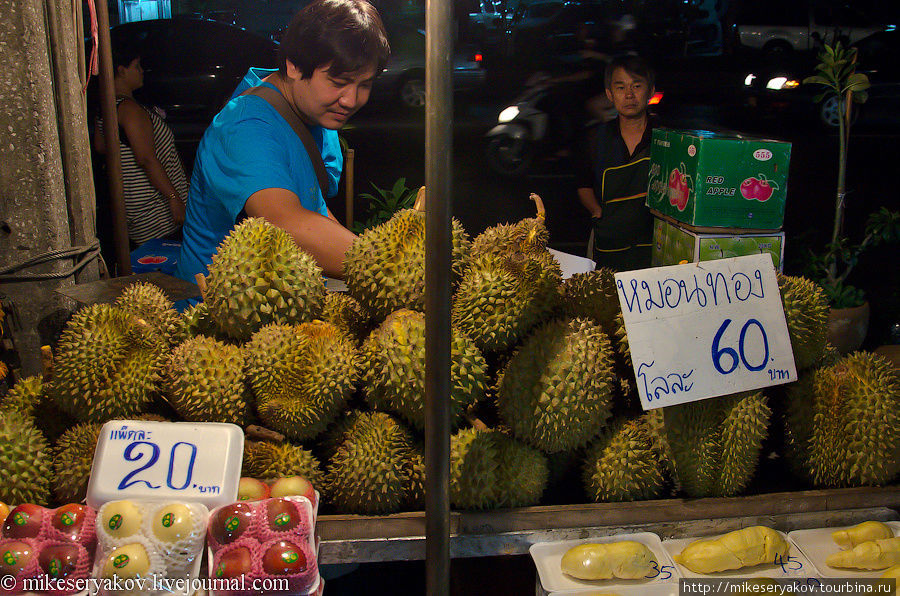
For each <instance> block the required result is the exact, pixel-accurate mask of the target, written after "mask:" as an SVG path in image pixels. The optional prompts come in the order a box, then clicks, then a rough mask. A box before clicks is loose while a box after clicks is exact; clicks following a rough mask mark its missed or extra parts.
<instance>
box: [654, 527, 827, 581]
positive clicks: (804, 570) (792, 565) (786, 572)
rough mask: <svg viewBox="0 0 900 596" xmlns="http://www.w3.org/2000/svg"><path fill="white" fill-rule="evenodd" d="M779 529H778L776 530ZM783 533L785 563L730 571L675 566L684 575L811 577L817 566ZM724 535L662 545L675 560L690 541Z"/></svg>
mask: <svg viewBox="0 0 900 596" xmlns="http://www.w3.org/2000/svg"><path fill="white" fill-rule="evenodd" d="M776 531H777V530H776ZM778 533H779V534H781V537H782V538H784V539H785V540H786V541H787V543H788V546H790V550H789V551H788V556H787V557H785V559H784V564H783V565H776V564H775V563H774V561H773V562H772V563H771V564H766V565H757V566H755V567H743V568H741V569H732V570H730V571H719V572H717V573H696V572H694V571H691V570H690V569H688V568H687V567H685V566H684V565H679V564H678V563H677V562H676V563H675V567H677V568H678V572H679V573H680V574H681V576H682V577H717V578H723V579H727V578H746V577H768V578H772V579H785V578H789V577H809V576H811V575H814V574H815V567H813V565H812V563H810V562H809V559H807V558H806V555H804V554H803V553H802V552H801V551H800V549H799V548H798V547H797V546H796V545H794V544H793V543H791V541H790V539H789V536H788V535H787V534H785V533H784V532H778ZM719 536H722V534H715V535H712V536H697V537H694V538H679V539H677V540H664V541H663V543H662V545H663V548H664V549H665V551H666V554H668V555H669V556H670V557H672V560H673V561H674V560H675V555H677V554H679V553H680V552H681V551H683V550H684V548H685V547H686V546H687V545H689V544H690V543H692V542H694V541H696V540H710V539H713V538H718V537H719Z"/></svg>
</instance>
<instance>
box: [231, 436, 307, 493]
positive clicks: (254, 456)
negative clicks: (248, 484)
mask: <svg viewBox="0 0 900 596" xmlns="http://www.w3.org/2000/svg"><path fill="white" fill-rule="evenodd" d="M241 475H242V476H250V477H252V478H259V479H269V478H284V477H286V476H303V477H304V478H306V479H307V480H309V481H310V482H311V483H312V484H313V486H319V483H320V482H321V481H322V470H321V468H320V466H319V460H317V459H316V458H315V456H314V455H313V454H312V452H311V451H308V450H306V449H304V448H303V447H302V446H301V445H294V444H293V443H287V442H285V443H272V442H269V441H246V442H244V461H243V465H242V467H241Z"/></svg>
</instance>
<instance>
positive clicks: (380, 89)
mask: <svg viewBox="0 0 900 596" xmlns="http://www.w3.org/2000/svg"><path fill="white" fill-rule="evenodd" d="M386 27H387V29H388V39H389V40H390V43H391V57H390V59H389V60H388V63H387V66H385V68H384V70H383V71H382V72H381V74H380V75H379V76H378V78H377V79H375V85H374V87H373V89H372V94H371V96H370V102H372V103H374V104H381V105H388V106H391V107H393V106H399V107H404V108H407V109H416V110H420V109H424V108H425V29H424V25H423V24H421V23H418V22H417V21H412V22H410V21H409V20H407V21H405V22H403V23H397V22H394V23H391V24H386ZM451 66H452V70H451V78H452V83H453V92H454V94H456V93H469V92H473V91H475V90H477V89H479V88H480V87H481V86H482V85H483V84H484V80H485V71H484V68H483V67H482V56H481V54H480V53H479V52H478V51H477V50H476V49H473V48H468V47H467V48H460V49H457V50H455V51H454V53H453V63H452V65H451Z"/></svg>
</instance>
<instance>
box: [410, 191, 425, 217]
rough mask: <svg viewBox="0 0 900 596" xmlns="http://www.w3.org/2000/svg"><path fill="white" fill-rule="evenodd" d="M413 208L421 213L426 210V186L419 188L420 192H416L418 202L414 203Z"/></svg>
mask: <svg viewBox="0 0 900 596" xmlns="http://www.w3.org/2000/svg"><path fill="white" fill-rule="evenodd" d="M413 209H415V210H416V211H418V212H419V213H424V212H425V187H424V186H423V187H422V188H420V189H419V192H417V193H416V202H415V204H413Z"/></svg>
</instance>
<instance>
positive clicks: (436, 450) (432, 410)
mask: <svg viewBox="0 0 900 596" xmlns="http://www.w3.org/2000/svg"><path fill="white" fill-rule="evenodd" d="M452 7H453V4H452V0H427V1H426V5H425V10H426V13H425V33H426V39H427V40H428V43H427V46H426V47H427V49H426V52H425V97H426V99H427V101H426V110H425V187H426V189H427V193H428V194H427V198H426V202H425V205H426V215H425V528H426V538H425V575H426V583H425V585H426V593H427V595H428V596H447V595H449V593H450V280H451V278H452V276H451V235H450V214H451V212H452V209H451V207H452V205H451V195H450V191H451V173H452V168H453V155H452V154H453V96H452V87H451V81H450V65H451V64H452V54H453V40H452V38H451V30H452V24H453V23H452V14H453V13H452Z"/></svg>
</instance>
